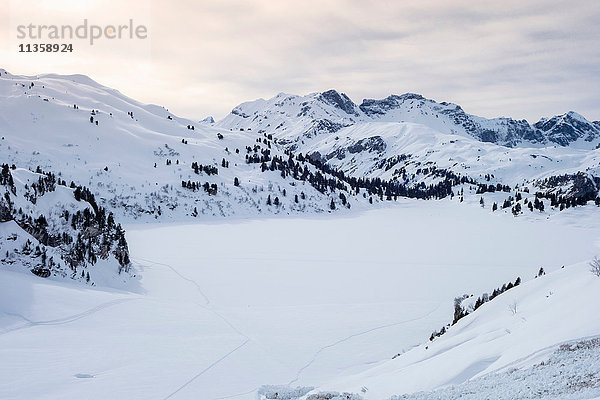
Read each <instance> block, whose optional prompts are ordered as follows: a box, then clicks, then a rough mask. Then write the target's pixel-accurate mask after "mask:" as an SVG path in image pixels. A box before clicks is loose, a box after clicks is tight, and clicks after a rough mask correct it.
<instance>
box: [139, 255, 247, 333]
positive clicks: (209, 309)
mask: <svg viewBox="0 0 600 400" xmlns="http://www.w3.org/2000/svg"><path fill="white" fill-rule="evenodd" d="M136 260H138V261H134V262H137V263H138V264H140V265H141V266H144V265H143V264H142V263H140V262H139V261H142V262H147V263H150V264H155V265H161V266H164V267H167V268H169V269H170V270H171V271H173V272H174V273H175V274H176V275H177V276H179V277H180V278H181V279H183V280H184V281H186V282H190V283H191V284H193V285H194V286H195V287H196V289H197V290H198V293H200V295H201V296H202V297H203V298H204V300H205V301H206V304H205V305H200V307H202V308H204V309H205V310H207V311H210V312H211V313H213V314H214V315H216V316H217V317H219V318H220V319H221V320H222V321H223V322H225V324H226V325H227V326H229V327H230V328H231V329H233V330H234V331H235V332H236V333H237V334H238V335H240V336H242V337H243V338H244V339H247V340H251V339H250V337H249V336H248V335H246V334H245V333H244V332H242V331H240V330H239V329H238V328H237V327H236V326H235V325H233V324H232V323H231V322H230V321H229V320H228V319H227V318H225V317H224V316H223V315H222V314H221V313H219V312H218V311H217V310H215V309H214V308H212V307H211V306H210V299H209V298H208V296H206V295H205V294H204V292H203V291H202V288H201V287H200V285H199V284H198V282H196V281H195V280H193V279H190V278H188V277H186V276H184V275H183V274H181V273H180V272H179V271H177V270H176V269H175V268H174V267H173V266H172V265H168V264H164V263H159V262H155V261H152V260H146V259H143V258H137V259H136Z"/></svg>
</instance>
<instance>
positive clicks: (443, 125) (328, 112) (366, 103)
mask: <svg viewBox="0 0 600 400" xmlns="http://www.w3.org/2000/svg"><path fill="white" fill-rule="evenodd" d="M368 122H399V123H404V122H412V123H416V124H420V125H425V126H427V127H430V128H432V129H434V130H436V131H437V132H440V133H446V134H453V135H461V136H466V137H471V138H474V139H476V140H478V141H481V142H487V143H495V144H499V145H502V146H506V147H532V146H533V147H539V146H548V145H550V146H553V145H557V146H576V147H580V148H587V149H590V148H595V147H596V146H598V144H599V143H600V121H595V122H590V121H588V120H586V119H585V118H584V117H583V116H582V115H580V114H577V113H576V112H573V111H569V112H567V113H565V114H563V115H557V116H554V117H552V118H543V119H541V120H540V121H538V122H536V123H534V124H530V123H529V122H527V121H526V120H514V119H512V118H505V117H500V118H493V119H487V118H483V117H478V116H475V115H471V114H468V113H466V112H465V111H464V110H463V109H462V108H461V107H460V106H459V105H456V104H452V103H447V102H441V103H438V102H436V101H434V100H430V99H426V98H425V97H423V96H421V95H419V94H414V93H405V94H403V95H390V96H388V97H386V98H385V99H381V100H374V99H365V100H363V102H362V103H361V104H360V105H357V104H355V103H354V102H353V101H352V100H351V99H350V98H348V96H346V95H345V94H344V93H339V92H337V91H335V90H333V89H332V90H328V91H326V92H323V93H313V94H309V95H306V96H296V95H287V94H284V93H280V94H279V95H277V96H275V97H274V98H272V99H270V100H266V101H265V100H262V99H261V100H256V101H252V102H248V103H243V104H241V105H239V106H237V107H235V108H234V109H233V110H232V111H231V113H230V114H229V115H228V116H227V117H226V118H225V119H224V120H223V121H220V123H219V124H220V125H221V126H224V127H230V128H247V127H251V128H253V129H262V130H265V131H272V132H273V133H276V134H277V136H278V137H281V138H282V139H285V138H286V137H290V136H298V135H299V134H300V135H305V136H306V137H308V138H310V137H311V136H312V135H314V134H318V133H333V132H337V131H338V130H340V129H341V128H342V127H344V126H348V125H360V124H361V123H368Z"/></svg>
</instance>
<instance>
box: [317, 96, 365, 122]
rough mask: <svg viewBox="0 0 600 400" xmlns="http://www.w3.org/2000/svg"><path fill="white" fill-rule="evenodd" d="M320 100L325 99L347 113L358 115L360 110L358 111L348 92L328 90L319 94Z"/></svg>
mask: <svg viewBox="0 0 600 400" xmlns="http://www.w3.org/2000/svg"><path fill="white" fill-rule="evenodd" d="M319 100H321V101H324V102H326V103H328V104H331V105H332V106H335V107H337V108H339V109H340V110H342V111H344V112H345V113H346V114H349V115H355V116H358V112H357V111H356V104H354V102H353V101H352V100H350V98H349V97H348V96H346V94H344V93H341V94H340V93H338V92H337V91H335V90H333V89H332V90H328V91H326V92H323V93H321V95H320V96H319Z"/></svg>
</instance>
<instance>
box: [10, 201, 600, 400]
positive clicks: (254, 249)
mask: <svg viewBox="0 0 600 400" xmlns="http://www.w3.org/2000/svg"><path fill="white" fill-rule="evenodd" d="M590 210H593V211H592V212H596V214H594V215H593V217H590V218H589V219H586V218H585V217H584V215H590V213H591V212H590ZM597 216H598V215H597V209H596V208H591V209H586V208H578V209H574V210H570V211H568V213H567V212H565V213H563V214H561V215H560V217H561V218H556V219H551V220H546V219H535V220H534V219H525V218H523V219H514V218H512V217H509V216H507V215H500V214H490V213H489V212H488V211H487V210H483V209H481V208H479V207H476V206H467V207H457V205H456V203H455V202H452V201H438V202H433V201H432V202H425V201H415V200H403V201H401V202H399V203H398V205H397V206H396V207H391V208H387V209H380V210H374V211H370V212H365V213H357V214H355V215H352V216H345V217H344V216H341V215H339V216H329V217H313V218H306V217H303V218H292V219H289V217H288V218H279V217H278V218H272V219H258V220H253V219H249V220H231V221H228V222H216V221H215V222H212V223H204V224H192V225H181V224H171V225H164V224H161V225H160V226H155V225H130V226H127V227H126V228H128V229H127V231H128V241H129V243H130V250H131V255H132V259H133V260H134V262H135V264H136V268H137V269H138V273H139V274H140V277H139V278H140V280H139V284H140V288H138V289H133V288H132V289H131V290H129V291H119V290H115V289H102V288H89V287H88V288H82V287H78V286H76V285H74V284H68V283H60V282H52V281H48V280H44V279H41V278H37V277H35V276H28V275H23V274H17V273H13V272H9V271H0V276H1V279H0V293H1V294H0V296H2V298H1V301H0V307H1V308H0V329H1V330H0V359H2V360H3V362H2V363H0V398H3V399H20V398H36V399H54V398H64V399H75V398H87V399H104V398H108V397H110V398H128V399H167V398H171V399H198V398H201V399H222V398H236V399H256V396H257V393H258V391H259V390H261V388H262V387H263V385H270V384H273V385H285V386H290V387H298V386H300V387H310V386H315V387H317V388H318V389H317V390H322V389H323V390H324V389H327V390H329V389H336V390H339V391H343V390H351V391H355V392H357V393H359V394H361V392H360V389H361V388H362V387H363V386H366V387H367V388H368V391H367V392H366V393H367V396H368V397H367V398H374V399H381V398H384V397H383V396H388V397H389V396H391V395H394V394H402V393H404V392H407V391H412V390H423V389H426V388H435V387H437V386H439V385H445V384H448V383H459V381H461V380H466V379H469V378H472V377H475V376H478V375H481V374H483V373H485V372H490V371H495V370H498V369H501V368H505V367H509V366H519V365H526V364H527V362H529V361H531V362H533V361H539V357H538V358H536V357H532V358H529V359H527V362H525V361H519V360H520V359H522V358H524V357H528V356H529V355H530V354H542V355H543V352H542V353H539V351H540V350H542V349H544V348H546V347H548V346H551V345H554V344H557V343H559V342H562V341H565V340H570V339H577V338H579V337H582V336H590V335H594V334H599V333H600V321H599V320H598V316H597V313H596V312H595V311H596V306H595V305H596V304H597V300H598V298H597V296H598V293H600V291H599V290H598V289H600V287H599V285H600V279H597V278H595V277H593V276H592V275H591V274H590V273H588V272H587V270H586V268H585V264H584V263H582V261H583V260H587V259H589V258H591V257H592V255H593V254H594V252H595V251H597V248H596V247H594V246H595V245H597V244H598V239H599V236H600V235H598V225H597V221H598V218H597ZM579 221H588V222H587V223H580V222H579ZM577 263H579V264H578V265H572V264H577ZM562 265H566V267H565V269H561V267H562ZM540 266H543V267H544V268H545V269H546V270H547V271H549V274H548V275H547V276H545V277H542V278H537V279H535V280H534V279H533V276H534V275H535V274H536V272H537V270H538V269H539V267H540ZM551 271H557V272H552V273H550V272H551ZM517 276H521V277H522V279H523V280H524V283H523V284H522V286H521V287H519V288H517V289H511V290H510V291H508V292H506V293H505V294H504V295H502V296H500V297H499V298H497V299H496V300H494V301H493V302H491V303H487V304H486V305H485V306H483V307H482V308H480V309H479V310H478V311H477V312H476V313H474V314H472V315H471V316H469V317H467V318H465V319H463V320H461V321H460V322H459V324H457V325H456V326H454V327H452V329H450V331H449V332H448V333H447V334H446V335H444V336H442V337H441V338H439V339H436V341H435V342H434V343H433V344H430V345H429V349H427V350H425V349H424V344H425V343H426V342H427V338H428V337H429V334H430V333H431V332H432V331H433V330H434V329H438V328H439V327H440V326H442V325H444V324H446V323H447V322H449V320H450V319H451V316H452V300H453V298H454V296H456V295H459V294H462V293H472V294H475V295H478V294H480V293H482V292H486V291H490V290H491V289H493V288H495V287H497V286H498V285H499V284H501V283H504V282H508V281H513V280H514V279H515V278H516V277H517ZM550 292H552V295H551V296H550V297H549V298H547V297H546V295H548V294H549V293H550ZM513 298H514V299H516V300H517V302H518V305H519V311H518V313H517V314H516V315H514V316H513V315H511V314H510V312H509V311H508V309H507V307H506V304H507V303H509V302H511V301H512V300H513ZM507 330H510V332H511V333H508V332H507ZM411 349H413V350H411ZM536 352H538V353H536ZM398 353H404V355H402V356H400V357H397V358H396V359H394V360H392V361H390V359H391V358H392V357H393V356H394V355H396V354H398ZM457 354H460V356H456V355H457ZM425 365H427V366H428V368H432V370H431V371H435V372H436V373H435V374H433V373H427V376H428V377H429V378H428V379H427V380H426V381H425V380H424V379H423V372H422V371H423V368H425V367H424V366H425ZM409 366H410V368H409ZM449 366H450V367H451V368H449ZM412 371H414V372H412ZM419 371H421V372H419Z"/></svg>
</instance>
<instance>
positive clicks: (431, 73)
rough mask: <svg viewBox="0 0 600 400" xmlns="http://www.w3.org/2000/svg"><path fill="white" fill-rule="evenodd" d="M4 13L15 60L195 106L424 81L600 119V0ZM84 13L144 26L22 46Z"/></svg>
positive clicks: (158, 5) (260, 0) (533, 113)
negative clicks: (27, 28) (29, 28)
mask: <svg viewBox="0 0 600 400" xmlns="http://www.w3.org/2000/svg"><path fill="white" fill-rule="evenodd" d="M123 3H126V4H123ZM0 13H1V14H0V35H2V36H0V38H3V39H5V40H2V41H1V43H2V44H0V46H1V47H0V60H2V62H1V65H0V67H3V68H5V69H7V70H8V71H9V72H12V73H15V74H40V73H48V72H55V73H61V74H67V73H69V74H70V73H81V74H86V75H89V76H91V77H92V78H93V79H95V80H97V81H99V82H100V83H102V84H104V85H107V86H110V87H113V88H116V89H118V90H120V91H121V92H123V93H124V94H126V95H128V96H131V97H133V98H135V99H137V100H140V101H142V102H146V103H155V104H160V105H163V106H165V107H167V108H169V110H170V111H172V112H174V113H175V114H179V115H182V116H186V117H191V118H203V117H204V116H206V115H213V116H214V117H215V118H216V119H219V118H222V117H224V116H225V115H226V114H227V113H228V112H229V111H230V110H231V109H232V108H233V107H234V106H236V105H237V104H239V103H241V102H244V101H248V100H253V99H256V98H260V97H263V98H269V97H272V96H274V95H276V94H277V93H279V92H286V93H294V94H307V93H311V92H317V91H319V92H321V91H325V90H327V89H331V88H335V89H337V90H339V91H341V92H345V93H346V94H348V96H350V98H352V99H353V100H354V101H355V102H357V103H360V102H361V101H362V99H363V98H382V97H385V96H387V95H389V94H391V93H395V94H401V93H405V92H416V93H420V94H423V95H424V96H426V97H428V98H432V99H435V100H438V101H450V102H454V103H458V104H460V105H461V106H462V107H463V108H464V109H465V110H466V111H467V112H470V113H473V114H478V115H482V116H486V117H496V116H501V115H504V116H511V117H514V118H526V119H528V120H530V121H537V120H538V119H539V118H540V117H542V116H549V115H553V114H558V113H563V112H566V111H568V110H576V111H578V112H580V113H581V114H583V115H584V116H586V117H587V118H588V119H593V120H600V107H599V104H600V23H599V21H600V5H599V3H598V0H589V1H588V0H585V1H577V0H571V1H558V0H544V1H542V0H527V1H523V0H519V1H513V0H508V1H507V0H503V1H473V0H455V1H451V2H450V1H447V0H431V1H427V0H420V1H400V0H395V1H366V0H361V1H358V0H357V1H355V0H347V1H332V0H319V1H313V0H302V1H298V0H294V1H283V0H254V1H241V0H214V1H199V0H171V1H158V0H154V1H149V0H129V1H127V2H125V1H122V0H118V1H116V0H9V7H6V6H3V7H2V8H1V9H0ZM84 18H87V19H88V20H89V23H90V24H98V25H107V24H113V25H117V24H126V23H128V22H129V19H130V18H131V19H133V20H134V21H135V23H136V24H144V25H146V26H147V27H148V38H147V39H143V40H142V39H136V40H131V39H121V40H107V39H104V40H99V41H98V42H97V43H96V44H94V45H93V46H90V45H89V44H88V43H87V42H86V41H69V40H62V41H61V40H58V41H56V40H55V41H53V43H63V42H72V43H74V51H73V53H71V54H69V53H64V54H50V55H48V54H19V53H18V48H17V47H18V44H19V43H25V42H26V41H19V40H17V38H16V35H17V31H16V26H17V25H19V24H29V23H33V24H38V25H42V24H46V25H52V24H66V23H69V24H72V25H77V24H81V22H82V21H83V19H84ZM32 42H33V41H32Z"/></svg>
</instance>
